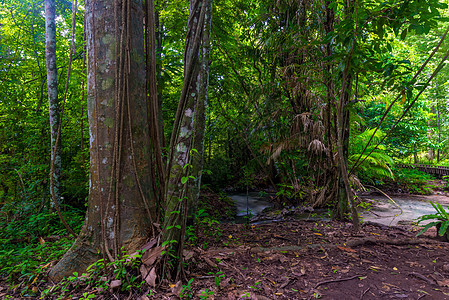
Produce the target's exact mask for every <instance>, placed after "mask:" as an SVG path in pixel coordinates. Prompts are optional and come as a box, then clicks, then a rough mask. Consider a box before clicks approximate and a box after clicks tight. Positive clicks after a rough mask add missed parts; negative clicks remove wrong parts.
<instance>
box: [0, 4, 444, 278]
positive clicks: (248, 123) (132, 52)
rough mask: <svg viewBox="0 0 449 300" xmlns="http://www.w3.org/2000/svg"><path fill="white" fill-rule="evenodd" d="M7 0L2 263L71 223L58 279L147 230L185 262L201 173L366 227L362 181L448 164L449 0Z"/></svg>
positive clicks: (10, 263)
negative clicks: (359, 197) (360, 206)
mask: <svg viewBox="0 0 449 300" xmlns="http://www.w3.org/2000/svg"><path fill="white" fill-rule="evenodd" d="M0 3H1V4H0V227H1V228H2V229H1V232H0V239H1V240H2V241H3V243H2V244H3V245H2V246H0V253H1V254H2V257H3V258H2V260H1V261H2V262H3V261H4V260H5V262H4V263H2V266H1V269H0V270H1V271H0V272H1V274H2V275H5V276H6V275H7V276H12V278H14V276H15V278H17V277H19V276H21V275H24V274H26V272H28V271H29V269H30V268H32V267H33V264H32V263H30V265H27V266H22V269H21V270H19V269H17V264H18V261H17V260H14V259H12V260H8V259H7V258H5V257H7V254H8V253H10V254H11V253H14V251H20V249H25V248H26V247H28V246H29V245H32V244H33V243H34V244H36V243H39V241H40V238H42V237H46V236H50V235H63V234H69V233H71V234H72V236H73V237H74V236H78V238H77V240H76V242H75V243H74V245H73V246H72V247H71V249H70V250H69V251H68V252H67V253H66V255H65V256H64V257H63V258H62V260H61V261H60V262H59V264H58V265H56V266H54V267H53V268H52V271H51V272H50V275H49V276H50V277H51V278H53V279H55V280H61V279H62V278H63V277H67V276H69V275H71V274H72V273H73V272H74V271H77V272H83V271H84V270H85V269H86V268H87V267H88V266H89V265H91V264H92V263H94V262H95V261H97V260H98V259H104V260H105V261H111V262H113V261H116V260H118V259H120V257H121V256H122V254H121V253H122V252H121V251H122V250H126V251H128V252H134V251H135V250H138V249H140V247H142V245H144V244H145V241H147V240H148V239H149V240H153V241H156V240H157V243H156V242H154V244H152V245H151V246H149V247H150V248H151V249H153V250H152V251H153V254H155V255H156V254H157V256H160V254H161V253H162V254H164V253H166V252H168V253H170V255H165V256H163V258H162V261H161V262H154V265H152V264H149V265H147V266H146V267H147V268H148V270H146V272H147V273H148V274H151V276H152V278H153V279H154V280H156V279H155V278H156V275H155V274H156V273H157V274H158V276H159V277H158V278H161V276H162V277H163V276H169V277H170V278H171V277H172V278H176V277H179V276H180V275H181V273H182V271H181V270H182V259H180V257H182V250H183V245H184V240H185V236H186V228H187V226H188V225H189V224H191V223H192V222H193V223H194V221H192V219H193V220H194V219H195V216H198V215H201V212H202V211H203V210H204V207H202V206H201V205H202V204H201V201H199V200H198V199H199V196H200V190H201V191H204V190H205V189H207V190H208V191H213V192H214V193H217V194H219V193H222V194H223V193H225V192H224V191H248V190H253V191H260V190H266V191H270V192H272V194H273V195H274V196H273V198H274V201H275V202H276V205H277V206H279V207H291V206H300V205H309V206H311V207H314V208H318V207H326V208H329V210H330V211H331V212H332V217H333V218H336V219H339V220H349V219H350V220H352V222H353V224H354V227H355V228H358V227H359V224H360V221H359V217H358V213H357V210H356V206H357V199H355V196H356V192H357V190H359V189H360V188H362V187H363V186H364V185H372V186H377V187H382V186H383V185H388V184H392V183H396V184H398V182H399V184H403V185H402V186H407V185H408V188H411V189H416V191H415V192H423V190H422V187H419V186H416V185H413V184H414V183H415V182H413V179H414V178H415V177H420V176H424V175H419V174H418V175H417V174H415V173H413V172H411V171H407V170H402V169H400V168H397V167H396V165H397V164H399V163H406V164H417V163H421V164H424V163H425V164H436V165H441V166H449V156H448V154H449V148H448V143H447V140H448V137H449V131H448V129H449V123H448V121H447V120H448V116H449V106H448V97H449V96H448V95H449V70H448V68H447V65H446V61H447V58H448V55H449V40H448V39H449V38H448V37H446V34H447V32H448V29H449V26H448V24H449V22H448V20H449V19H448V18H449V11H448V9H447V8H448V2H447V0H442V1H439V0H385V1H378V0H347V1H346V0H344V1H340V0H279V1H271V0H269V1H254V0H215V1H213V2H212V0H191V1H190V2H189V1H181V0H173V1H168V0H157V1H154V0H148V1H147V0H145V1H138V0H133V1H131V0H114V1H93V0H92V1H87V0H86V1H79V2H78V1H76V0H74V1H73V2H69V1H66V0H56V1H55V0H53V1H51V0H45V1H36V0H30V1H20V0H2V1H0ZM407 172H409V173H407ZM410 172H411V173H410ZM413 176H415V177H413ZM86 211H87V213H86ZM216 213H217V215H220V214H221V215H224V214H225V213H224V212H216ZM85 216H86V217H85ZM84 218H85V221H84V226H82V224H83V221H82V220H84ZM72 230H73V231H72ZM12 241H15V242H14V243H13V244H15V245H12V244H11V243H12ZM72 242H73V240H71V238H69V237H67V238H66V239H65V240H63V241H62V242H61V243H62V244H59V245H55V247H56V248H57V249H59V250H56V248H55V251H54V253H53V254H51V253H48V254H47V255H48V257H47V259H48V261H50V260H52V259H55V258H60V257H61V254H62V253H63V252H65V251H66V250H67V249H68V246H69V245H71V243H72ZM25 245H28V246H25ZM58 247H59V248H58ZM18 249H19V250H18ZM61 249H63V250H61ZM11 251H12V252H11ZM50 252H51V251H50ZM52 255H53V256H52ZM20 257H21V256H20V255H17V259H20ZM6 261H7V262H6ZM159 264H160V265H164V266H166V269H164V270H163V271H161V268H160V265H159ZM167 270H169V271H167ZM163 273H164V274H165V273H166V274H168V275H164V274H163ZM158 280H159V279H158Z"/></svg>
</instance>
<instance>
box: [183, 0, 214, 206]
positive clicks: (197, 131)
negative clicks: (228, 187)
mask: <svg viewBox="0 0 449 300" xmlns="http://www.w3.org/2000/svg"><path fill="white" fill-rule="evenodd" d="M205 2H206V3H205V4H206V14H205V16H204V32H203V39H202V50H201V69H200V83H199V94H198V104H197V107H196V111H195V125H194V129H193V134H194V135H193V149H196V152H195V153H192V176H193V177H194V178H195V179H194V184H193V185H192V187H191V189H190V191H189V201H190V204H189V211H190V213H194V212H196V210H197V208H198V198H199V196H200V187H201V176H202V173H203V161H204V135H205V129H206V108H207V94H208V90H209V70H210V30H211V23H212V0H206V1H205Z"/></svg>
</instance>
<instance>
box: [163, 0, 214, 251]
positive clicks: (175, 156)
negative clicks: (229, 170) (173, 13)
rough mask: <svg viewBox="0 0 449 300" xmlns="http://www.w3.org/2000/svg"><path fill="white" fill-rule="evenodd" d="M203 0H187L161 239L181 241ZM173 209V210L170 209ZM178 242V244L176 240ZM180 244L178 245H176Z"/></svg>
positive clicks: (197, 89)
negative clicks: (179, 85) (188, 8)
mask: <svg viewBox="0 0 449 300" xmlns="http://www.w3.org/2000/svg"><path fill="white" fill-rule="evenodd" d="M205 2H206V1H205V0H191V2H190V13H189V21H188V24H187V37H186V46H185V53H184V65H185V67H184V83H183V87H182V91H181V97H180V100H179V105H178V109H177V112H176V117H175V123H174V125H173V132H172V137H171V141H170V148H169V151H170V154H169V157H168V164H167V173H166V174H168V175H167V180H166V182H167V184H166V197H165V199H166V207H165V218H164V229H165V230H164V233H163V240H164V241H172V240H175V241H177V242H178V243H180V242H181V235H182V229H181V227H182V224H183V222H184V221H185V218H186V214H187V201H186V199H185V198H186V196H187V195H188V194H187V190H186V189H187V186H188V184H187V185H186V184H185V183H183V182H182V177H186V176H188V174H189V172H190V170H189V169H190V168H189V167H188V166H187V165H188V164H190V150H191V149H192V142H193V141H192V140H193V139H192V136H193V127H194V114H195V107H196V104H197V101H198V95H199V89H200V46H201V40H202V38H201V37H202V33H203V27H204V16H205V11H206V5H205ZM174 212H177V213H174ZM178 245H179V244H178ZM180 248H182V247H178V249H180Z"/></svg>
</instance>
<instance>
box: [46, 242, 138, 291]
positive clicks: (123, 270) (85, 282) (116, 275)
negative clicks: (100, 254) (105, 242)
mask: <svg viewBox="0 0 449 300" xmlns="http://www.w3.org/2000/svg"><path fill="white" fill-rule="evenodd" d="M142 254H143V251H137V252H136V253H134V254H132V255H129V254H127V253H126V252H124V251H123V252H122V255H121V258H119V259H117V260H115V261H113V262H105V260H103V259H99V260H98V261H97V262H95V263H93V264H92V265H90V266H89V267H88V268H87V269H86V273H83V274H81V275H79V274H78V273H76V272H75V273H74V274H73V276H70V277H68V278H65V279H63V280H62V281H61V282H59V283H58V284H57V285H54V286H52V287H50V288H48V289H46V290H44V291H43V292H42V293H41V298H40V299H47V298H48V297H52V298H54V297H57V299H66V298H67V297H69V296H70V293H73V291H76V290H81V289H84V288H85V287H89V289H90V290H92V291H94V293H90V294H86V295H84V294H83V298H82V299H95V298H96V297H98V295H100V294H107V293H108V291H109V292H111V289H110V285H111V282H112V281H119V282H120V284H119V285H118V287H117V289H119V290H120V291H121V292H129V291H130V290H133V291H136V290H139V289H141V287H142V285H143V284H145V281H144V280H143V279H142V276H141V275H140V271H139V267H140V264H141V257H142ZM92 295H93V296H92Z"/></svg>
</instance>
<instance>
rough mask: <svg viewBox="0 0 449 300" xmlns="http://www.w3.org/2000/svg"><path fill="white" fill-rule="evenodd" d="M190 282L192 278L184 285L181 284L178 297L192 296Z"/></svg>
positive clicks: (188, 297) (189, 297) (187, 297)
mask: <svg viewBox="0 0 449 300" xmlns="http://www.w3.org/2000/svg"><path fill="white" fill-rule="evenodd" d="M192 282H193V278H191V279H190V280H189V282H187V284H186V285H183V286H182V289H181V294H180V297H181V299H191V298H193V292H192Z"/></svg>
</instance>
